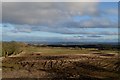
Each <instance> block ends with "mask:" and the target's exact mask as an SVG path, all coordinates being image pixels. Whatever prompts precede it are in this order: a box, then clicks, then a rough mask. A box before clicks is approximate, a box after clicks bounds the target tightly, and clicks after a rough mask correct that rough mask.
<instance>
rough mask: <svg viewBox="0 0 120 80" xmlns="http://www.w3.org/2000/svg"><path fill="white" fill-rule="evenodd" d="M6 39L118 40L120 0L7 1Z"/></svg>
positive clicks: (4, 38) (5, 6)
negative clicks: (92, 0) (119, 6)
mask: <svg viewBox="0 0 120 80" xmlns="http://www.w3.org/2000/svg"><path fill="white" fill-rule="evenodd" d="M1 28H2V39H3V40H4V41H11V40H15V41H55V42H56V41H57V42H61V41H62V42H63V41H64V42H87V41H88V42H115V41H117V40H118V3H117V2H3V4H2V27H1Z"/></svg>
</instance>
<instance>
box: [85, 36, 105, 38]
mask: <svg viewBox="0 0 120 80" xmlns="http://www.w3.org/2000/svg"><path fill="white" fill-rule="evenodd" d="M87 37H94V38H99V37H103V36H101V35H90V36H87Z"/></svg>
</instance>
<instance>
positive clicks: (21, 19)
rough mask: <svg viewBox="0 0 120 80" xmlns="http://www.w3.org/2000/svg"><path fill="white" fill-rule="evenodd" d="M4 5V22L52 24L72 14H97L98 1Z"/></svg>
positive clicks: (66, 18)
mask: <svg viewBox="0 0 120 80" xmlns="http://www.w3.org/2000/svg"><path fill="white" fill-rule="evenodd" d="M2 7H3V11H2V13H3V22H4V23H12V24H30V25H41V24H48V25H52V24H53V23H57V22H59V21H66V20H69V19H71V16H72V15H95V14H97V3H92V2H91V3H87V2H86V3H78V2H72V3H70V2H68V3H62V2H59V3H57V2H56V3H54V2H51V3H49V2H40V3H35V2H32V3H31V2H30V3H29V2H27V3H25V2H21V3H20V2H19V3H15V2H14V3H12V2H11V3H9V2H8V3H7V2H6V3H3V6H2ZM88 7H89V9H88Z"/></svg>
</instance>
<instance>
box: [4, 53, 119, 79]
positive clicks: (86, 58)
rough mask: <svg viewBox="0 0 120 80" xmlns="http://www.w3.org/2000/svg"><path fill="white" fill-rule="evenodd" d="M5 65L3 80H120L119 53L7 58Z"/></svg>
mask: <svg viewBox="0 0 120 80" xmlns="http://www.w3.org/2000/svg"><path fill="white" fill-rule="evenodd" d="M2 63H3V65H2V68H3V74H2V76H3V78H27V79H28V78H50V79H55V80H58V79H56V78H62V79H63V80H66V79H67V78H76V79H79V80H88V79H89V80H120V77H119V76H120V75H119V74H120V58H119V57H118V55H115V54H96V53H94V54H76V55H59V56H58V55H54V56H44V55H40V54H34V55H33V54H29V55H24V57H23V56H17V57H15V56H13V57H8V58H4V59H3V61H2ZM33 80H34V79H33Z"/></svg>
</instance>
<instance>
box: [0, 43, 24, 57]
mask: <svg viewBox="0 0 120 80" xmlns="http://www.w3.org/2000/svg"><path fill="white" fill-rule="evenodd" d="M20 52H22V48H21V45H20V43H18V42H14V41H12V42H3V43H2V56H5V57H6V56H9V55H12V54H14V55H15V54H19V53H20Z"/></svg>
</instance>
